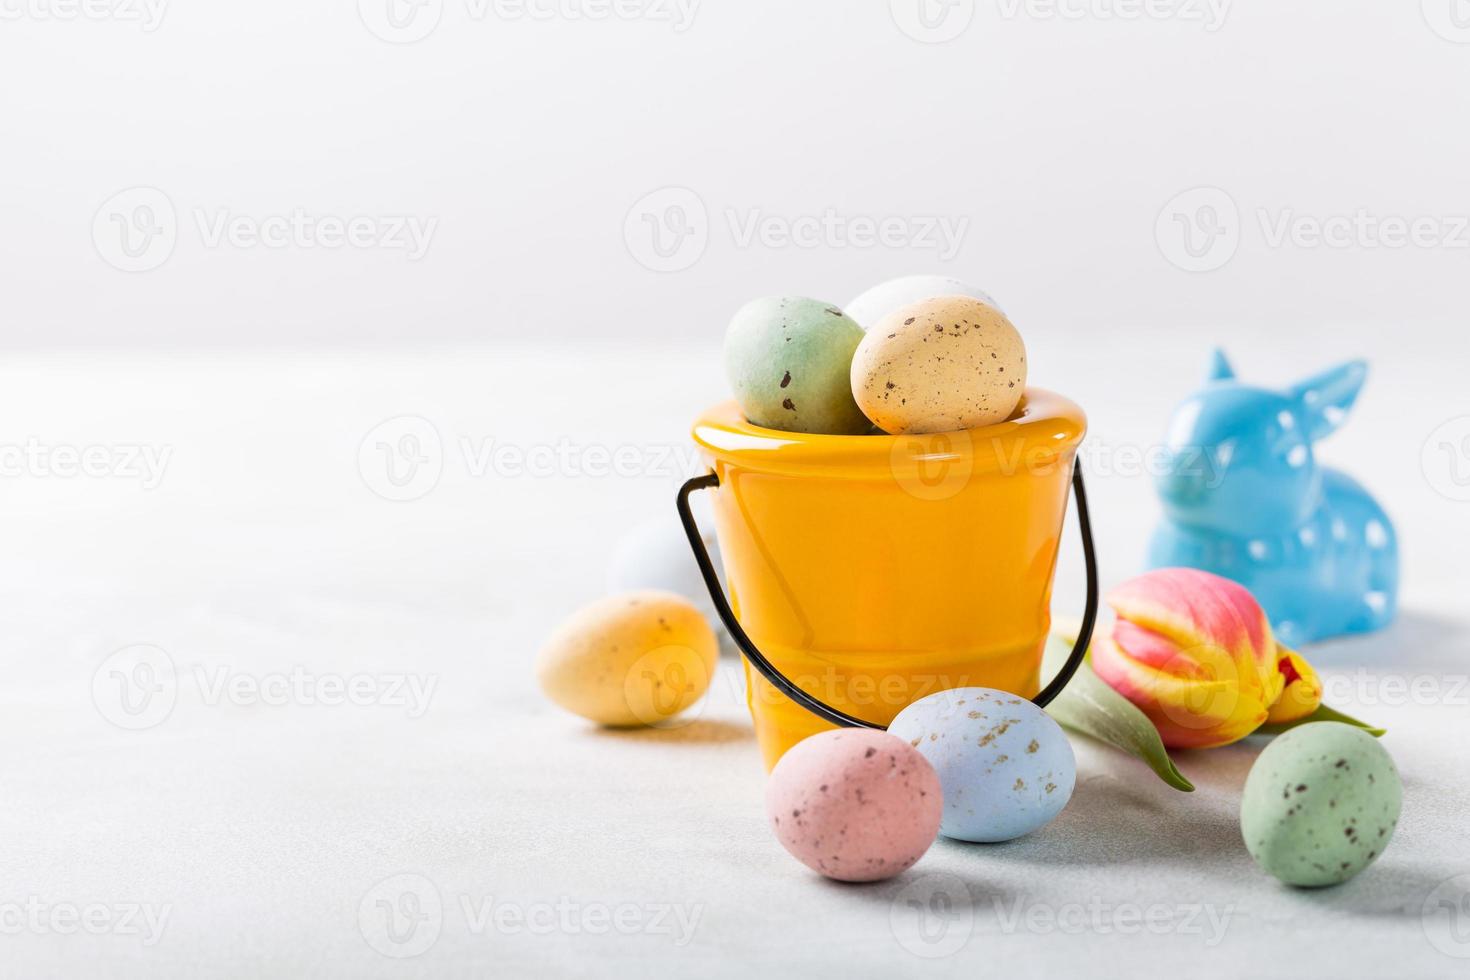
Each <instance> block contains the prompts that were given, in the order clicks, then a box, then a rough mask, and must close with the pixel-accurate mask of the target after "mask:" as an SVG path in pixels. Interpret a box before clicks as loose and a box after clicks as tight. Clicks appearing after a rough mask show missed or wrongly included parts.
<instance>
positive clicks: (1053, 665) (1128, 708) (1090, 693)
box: [1041, 636, 1194, 793]
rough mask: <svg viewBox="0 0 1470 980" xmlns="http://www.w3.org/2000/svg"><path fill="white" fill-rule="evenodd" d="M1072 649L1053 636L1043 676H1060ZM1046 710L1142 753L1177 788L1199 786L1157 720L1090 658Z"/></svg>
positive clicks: (1072, 725) (1133, 752)
mask: <svg viewBox="0 0 1470 980" xmlns="http://www.w3.org/2000/svg"><path fill="white" fill-rule="evenodd" d="M1071 652H1072V644H1071V643H1070V642H1068V641H1065V640H1063V639H1061V638H1060V637H1057V636H1051V637H1049V638H1048V639H1047V641H1046V654H1045V656H1044V657H1043V659H1042V668H1041V669H1042V674H1043V676H1045V677H1055V676H1056V674H1057V672H1058V671H1059V670H1061V668H1062V665H1063V664H1065V663H1066V662H1067V655H1068V654H1070V653H1071ZM1046 713H1047V714H1049V715H1051V716H1052V717H1053V718H1055V719H1056V720H1057V721H1058V722H1060V723H1061V724H1062V725H1065V726H1066V727H1067V728H1070V729H1072V730H1074V731H1078V732H1081V733H1082V734H1084V735H1090V736H1092V737H1093V738H1095V739H1098V740H1099V741H1103V742H1107V743H1108V744H1109V745H1113V746H1116V747H1117V748H1120V749H1122V750H1123V751H1124V752H1127V753H1128V754H1129V755H1133V756H1136V757H1138V758H1139V759H1142V760H1143V761H1144V762H1145V763H1147V764H1148V767H1149V768H1150V769H1152V770H1153V771H1154V772H1156V773H1158V776H1159V778H1160V779H1162V780H1163V781H1164V782H1166V783H1168V784H1169V785H1170V786H1172V787H1174V788H1175V789H1177V790H1180V791H1182V792H1185V793H1193V792H1194V784H1193V783H1191V782H1190V781H1189V780H1188V779H1185V778H1184V774H1183V773H1181V772H1180V771H1179V770H1178V769H1177V768H1175V766H1174V760H1172V759H1170V758H1169V752H1168V750H1167V749H1165V748H1164V742H1163V740H1162V739H1160V738H1159V730H1158V729H1157V728H1155V727H1154V723H1153V722H1151V721H1149V720H1148V716H1147V715H1145V714H1144V713H1143V712H1142V711H1140V710H1138V707H1137V706H1136V705H1135V704H1134V703H1133V702H1131V701H1129V700H1128V699H1127V698H1125V697H1123V695H1121V694H1119V693H1118V692H1117V691H1115V690H1113V689H1112V688H1111V687H1109V686H1108V685H1107V684H1106V683H1104V682H1103V680H1102V678H1100V677H1098V676H1097V674H1095V673H1093V671H1092V666H1091V665H1090V664H1088V663H1085V662H1084V663H1083V664H1082V666H1081V667H1078V668H1077V674H1076V676H1075V677H1073V678H1072V682H1071V683H1070V684H1068V685H1067V686H1066V687H1065V688H1064V689H1063V690H1062V693H1061V694H1059V695H1057V699H1056V700H1055V701H1053V702H1052V703H1051V704H1049V705H1047V708H1046Z"/></svg>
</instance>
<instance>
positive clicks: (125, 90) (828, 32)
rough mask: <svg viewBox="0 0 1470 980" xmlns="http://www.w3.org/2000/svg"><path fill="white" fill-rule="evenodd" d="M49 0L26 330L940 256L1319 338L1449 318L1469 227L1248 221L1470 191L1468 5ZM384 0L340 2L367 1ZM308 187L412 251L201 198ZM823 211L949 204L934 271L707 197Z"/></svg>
mask: <svg viewBox="0 0 1470 980" xmlns="http://www.w3.org/2000/svg"><path fill="white" fill-rule="evenodd" d="M67 2H77V0H5V4H4V5H3V7H0V9H3V10H4V12H5V14H6V16H7V17H9V18H14V17H17V16H18V19H7V20H6V21H4V22H3V23H4V30H3V32H0V81H3V83H4V84H3V85H0V118H3V122H4V129H3V133H4V139H5V144H6V152H5V153H4V154H3V160H0V177H3V179H0V216H3V222H4V227H5V229H6V233H5V235H4V236H3V242H0V248H3V250H4V251H3V253H0V260H3V268H4V269H5V279H4V282H5V291H6V299H7V308H6V316H5V317H4V320H3V323H0V341H4V342H5V343H7V344H11V345H26V346H48V347H49V346H57V345H65V346H74V345H77V344H90V345H105V346H122V347H134V346H138V345H145V344H148V345H156V344H164V343H167V344H183V345H191V346H192V345H210V346H218V345H231V346H233V345H260V344H274V345H279V344H289V345H317V344H322V343H334V344H338V343H340V344H357V343H381V342H385V341H393V342H400V343H422V342H442V341H484V340H492V339H506V338H514V339H532V340H538V341H545V342H548V343H553V344H560V343H562V342H570V341H572V340H573V339H574V338H575V339H581V338H599V339H603V340H607V341H612V342H623V343H626V342H629V341H631V340H632V339H633V338H639V339H652V340H658V341H660V342H665V343H667V342H683V341H686V340H699V339H703V340H712V339H716V338H718V336H719V334H720V332H721V330H722V329H723V325H724V323H725V322H726V320H727V319H728V317H729V314H730V312H731V311H732V309H733V308H734V307H735V306H738V305H739V303H741V302H743V301H744V300H745V299H747V298H749V297H750V296H751V295H753V294H756V295H758V294H765V293H780V292H797V293H803V294H813V295H816V296H818V297H821V298H823V299H827V300H830V301H832V302H839V303H840V302H845V301H846V300H847V299H848V298H850V296H851V295H852V294H854V293H855V292H856V291H857V290H858V289H860V288H861V287H862V286H864V285H866V284H867V283H869V282H871V281H874V280H877V279H882V278H886V277H889V276H892V275H896V274H899V273H900V272H907V271H927V270H930V269H935V268H941V269H946V270H952V271H954V272H956V273H957V274H961V275H962V277H964V278H973V279H978V280H981V281H983V284H984V285H985V286H986V287H987V288H989V289H991V290H993V291H994V292H995V293H996V294H998V296H1000V297H1001V298H1002V300H1003V302H1004V303H1005V305H1006V307H1007V309H1008V311H1009V312H1011V313H1012V314H1014V315H1015V317H1016V319H1017V321H1018V322H1019V323H1021V324H1022V325H1023V327H1026V328H1029V330H1030V332H1031V334H1032V335H1033V336H1034V335H1037V334H1045V335H1057V336H1061V335H1066V336H1071V335H1077V336H1088V335H1092V334H1095V333H1098V332H1108V331H1121V330H1125V329H1129V328H1132V327H1135V326H1139V325H1149V326H1158V327H1165V328H1169V329H1177V330H1189V331H1198V333H1199V335H1200V336H1201V337H1207V338H1215V337H1219V336H1222V335H1228V332H1229V331H1230V330H1232V329H1234V328H1235V327H1236V326H1237V325H1239V324H1240V323H1241V322H1244V321H1250V322H1269V323H1271V324H1273V325H1275V326H1276V327H1278V328H1280V329H1282V330H1291V331H1293V332H1297V333H1303V334H1310V335H1313V336H1315V337H1317V338H1320V340H1321V341H1322V343H1323V344H1324V345H1325V346H1326V347H1328V348H1329V349H1330V348H1331V347H1332V346H1333V337H1334V336H1335V332H1336V331H1337V330H1338V329H1340V328H1341V327H1342V326H1343V325H1344V324H1364V325H1367V326H1370V327H1373V328H1376V330H1377V331H1381V332H1382V334H1383V341H1382V347H1381V348H1380V350H1381V352H1382V353H1384V354H1388V353H1391V352H1392V351H1394V350H1396V349H1402V347H1403V346H1406V345H1414V346H1421V347H1422V346H1425V345H1447V344H1463V343H1464V342H1463V341H1462V340H1460V339H1459V338H1460V335H1461V334H1462V333H1463V332H1462V331H1460V330H1458V329H1455V328H1457V326H1458V325H1459V323H1460V320H1459V319H1458V316H1459V309H1458V302H1457V301H1458V300H1459V298H1460V295H1461V283H1462V281H1463V270H1464V268H1465V263H1466V262H1467V261H1470V231H1466V232H1462V233H1461V235H1460V245H1459V247H1458V248H1444V247H1437V248H1422V247H1412V246H1411V247H1406V248H1400V249H1391V248H1372V247H1356V246H1355V247H1349V248H1329V247H1301V246H1298V245H1292V244H1288V245H1285V246H1281V247H1272V245H1271V244H1269V242H1268V239H1267V236H1266V234H1265V233H1264V232H1263V229H1262V226H1261V220H1260V218H1259V212H1260V211H1261V210H1262V209H1264V210H1265V211H1266V212H1267V213H1268V214H1269V215H1270V220H1271V221H1279V220H1280V219H1281V217H1282V215H1284V214H1292V215H1297V216H1306V217H1308V218H1317V219H1323V220H1325V219H1328V218H1331V217H1334V216H1341V215H1349V216H1350V215H1353V214H1355V213H1357V212H1358V211H1359V210H1360V209H1364V210H1365V211H1366V212H1368V213H1369V214H1372V215H1374V216H1377V217H1380V218H1382V217H1398V218H1402V219H1415V218H1420V217H1431V218H1437V219H1440V220H1445V221H1448V220H1450V219H1453V218H1454V217H1455V216H1458V215H1465V214H1466V213H1470V205H1467V201H1470V195H1467V189H1470V174H1467V172H1466V169H1465V167H1464V165H1463V164H1464V160H1465V158H1466V154H1467V151H1470V130H1467V128H1466V127H1465V126H1464V125H1463V123H1464V120H1465V119H1466V118H1467V114H1470V47H1467V46H1466V45H1463V44H1455V43H1452V42H1451V41H1450V40H1447V39H1446V36H1445V35H1448V36H1450V37H1455V36H1459V37H1460V40H1470V28H1466V29H1465V30H1463V31H1461V32H1460V33H1459V34H1458V35H1457V34H1455V33H1454V32H1453V31H1452V30H1451V27H1449V26H1442V28H1441V30H1442V32H1443V34H1441V33H1437V32H1436V31H1435V30H1434V29H1433V28H1432V27H1431V22H1432V21H1433V22H1435V23H1440V24H1442V25H1453V23H1454V22H1453V21H1451V20H1450V19H1449V14H1450V13H1452V12H1453V11H1454V10H1455V9H1456V8H1455V4H1456V3H1460V4H1461V6H1463V3H1462V0H1423V6H1424V9H1423V10H1421V9H1420V2H1419V0H1402V2H1396V3H1382V2H1375V0H1339V2H1335V3H1330V4H1328V3H1323V2H1310V0H1273V2H1270V3H1266V2H1252V0H1235V2H1228V0H1219V2H1221V3H1223V4H1224V6H1223V8H1219V7H1217V8H1213V9H1214V10H1221V11H1223V22H1220V21H1218V20H1217V19H1216V14H1215V13H1214V12H1212V8H1210V7H1209V6H1207V5H1206V4H1205V2H1204V0H1198V2H1195V0H1151V3H1156V4H1157V6H1150V7H1147V8H1143V9H1145V10H1157V11H1159V12H1160V13H1162V14H1163V16H1158V15H1148V14H1145V15H1144V16H1141V17H1139V16H1136V11H1137V10H1138V9H1140V5H1141V0H1063V2H1062V3H1061V6H1060V7H1055V6H1050V5H1048V4H1046V3H1043V2H1039V0H1027V2H1024V3H1022V2H1019V0H1017V2H1018V3H1019V5H1017V6H1013V3H1012V0H983V2H980V3H978V4H975V3H971V2H969V0H960V3H959V5H958V6H956V7H954V8H952V9H951V11H950V12H951V17H952V20H951V21H950V23H951V24H952V25H954V26H956V27H958V26H960V25H962V24H963V22H964V17H965V16H966V15H967V13H969V12H970V11H971V10H973V17H972V20H971V22H970V23H969V26H968V29H966V30H965V31H964V32H963V33H962V34H960V35H959V36H958V37H957V38H955V39H954V40H953V41H952V42H950V43H947V44H940V45H929V44H921V43H917V42H916V41H914V40H913V39H911V38H910V37H908V36H906V35H905V34H904V33H902V32H901V31H900V30H899V29H898V27H897V26H896V23H895V18H894V17H893V16H891V12H890V10H889V5H888V4H887V3H886V2H885V0H861V2H854V0H802V2H799V3H793V2H788V0H741V2H738V3H737V2H728V0H703V2H700V3H697V4H696V5H695V7H694V8H693V16H692V20H690V21H689V22H687V26H686V27H685V29H684V30H682V32H681V31H680V30H679V29H678V28H679V26H680V25H681V24H683V23H684V22H683V21H682V20H680V19H679V17H678V15H677V14H671V15H670V16H671V17H672V18H673V19H672V20H671V19H666V18H661V17H660V16H658V14H659V13H660V12H661V11H662V10H663V9H664V8H662V7H656V8H651V9H652V10H653V11H654V13H653V14H651V15H650V16H648V17H645V18H642V19H634V20H624V19H618V18H611V19H602V20H591V19H587V18H580V19H579V18H577V17H576V16H570V17H569V16H564V15H559V14H558V15H555V16H553V17H552V18H551V19H549V20H546V19H535V18H533V17H531V16H530V15H529V14H521V13H518V11H520V10H523V9H525V8H524V7H523V6H520V5H517V4H510V5H508V6H500V7H497V6H496V5H494V4H492V5H490V6H484V5H483V4H481V3H480V2H479V0H442V3H440V2H439V0H425V2H428V3H429V4H430V5H429V6H427V7H424V8H421V9H422V11H423V12H422V13H421V17H422V18H423V19H422V20H421V21H419V22H417V23H419V24H425V25H427V24H429V23H433V20H432V18H433V15H434V12H435V8H436V5H437V6H438V8H439V12H438V13H439V19H438V21H437V27H436V28H435V29H434V30H433V31H432V32H431V33H429V34H428V35H427V36H426V37H424V38H423V39H422V40H420V41H418V42H416V43H410V44H398V45H395V44H390V43H385V42H384V41H383V40H380V39H379V38H378V37H377V36H375V35H374V34H373V33H371V32H370V31H369V30H368V29H367V28H366V27H365V21H364V18H363V17H362V16H360V13H359V10H358V8H357V5H355V4H354V2H351V0H339V2H331V3H299V2H292V0H258V2H254V3H251V4H249V5H248V6H245V7H242V6H239V5H229V4H205V3H186V2H178V0H173V2H167V3H166V4H165V6H164V7H163V10H162V17H161V19H160V20H159V22H158V23H157V25H156V29H154V30H152V31H151V32H149V31H147V30H145V27H146V22H140V21H138V20H101V21H93V20H88V19H86V18H79V19H76V20H60V19H57V16H56V15H55V13H50V14H48V13H46V12H47V11H54V10H58V9H61V10H64V9H66V8H65V7H61V6H59V5H61V4H65V3H67ZM93 2H101V3H108V2H111V3H115V4H124V3H126V2H128V0H93ZM136 2H138V3H141V0H136ZM387 2H388V0H382V3H378V2H377V0H363V6H364V7H365V9H366V11H367V15H368V19H369V20H374V19H379V18H381V15H382V9H383V8H385V7H386V4H387ZM394 2H402V3H405V9H407V10H409V11H412V10H413V9H415V8H413V7H410V6H407V4H406V0H394ZM526 2H529V3H531V4H532V7H531V9H532V10H534V11H537V12H542V11H547V10H550V11H556V10H561V9H570V10H573V11H575V10H576V9H578V8H577V6H576V0H526ZM595 2H596V0H594V3H595ZM652 2H653V0H646V4H645V6H646V5H647V4H651V3H652ZM913 2H917V0H913ZM926 2H927V3H931V4H934V5H935V7H934V9H935V10H939V11H942V10H944V9H945V8H943V7H940V6H938V4H939V0H926ZM633 3H634V6H635V7H636V6H637V5H638V3H639V0H633ZM36 5H39V9H40V11H42V13H40V14H38V13H35V12H31V11H32V8H33V7H35V6H36ZM899 6H900V8H902V7H903V6H904V4H903V3H900V4H899ZM669 9H670V10H674V9H676V8H672V7H671V8H669ZM481 11H483V14H481V13H480V12H481ZM497 11H501V12H500V13H497ZM118 12H119V14H120V15H127V14H133V13H134V8H133V7H130V6H123V7H121V8H120V9H119V11H118ZM1063 12H1065V15H1064V13H1063ZM1461 13H1464V11H1461ZM1129 14H1134V16H1127V15H1129ZM1464 19H1466V20H1467V22H1470V16H1467V17H1466V18H1464ZM411 23H412V22H411ZM1212 27H1214V28H1215V29H1214V30H1211V29H1210V28H1212ZM409 36H411V35H409ZM139 185H144V186H151V187H156V188H158V189H160V190H161V191H163V192H164V193H166V194H167V195H168V197H169V199H170V200H171V201H172V203H173V205H174V207H175V209H176V211H177V214H178V226H179V239H178V245H177V248H176V249H175V252H174V254H173V255H172V257H171V258H170V259H169V260H168V261H167V262H166V263H165V264H164V265H163V266H162V267H160V268H158V269H157V270H155V271H153V272H151V273H149V274H147V275H141V274H133V275H124V274H120V273H118V272H117V271H116V270H115V269H113V268H111V267H110V266H109V265H107V264H106V263H105V262H103V261H100V260H99V256H98V253H97V250H96V248H95V247H94V245H93V242H92V238H91V234H90V230H91V227H92V220H93V217H94V214H95V213H96V212H97V210H98V208H99V207H100V206H102V205H103V204H104V202H106V201H107V200H108V199H109V198H110V197H111V196H112V195H113V194H114V193H116V192H118V191H120V190H123V189H126V188H130V187H134V186H139ZM1201 185H1205V186H1216V187H1219V188H1222V189H1224V190H1225V191H1226V192H1227V193H1228V194H1229V195H1230V196H1231V197H1232V198H1233V199H1234V201H1235V202H1236V204H1237V206H1238V208H1239V210H1240V215H1241V220H1240V226H1239V227H1238V229H1237V233H1238V235H1239V239H1240V248H1239V252H1238V254H1237V255H1236V256H1235V258H1234V259H1233V260H1231V261H1230V262H1229V264H1228V265H1226V266H1225V267H1224V268H1221V269H1219V270H1218V271H1216V272H1213V273H1211V274H1209V275H1199V274H1196V275H1190V274H1186V273H1184V272H1182V271H1181V270H1180V269H1178V268H1176V267H1175V266H1174V265H1172V264H1171V263H1170V262H1168V261H1167V260H1166V259H1165V257H1164V256H1163V255H1162V254H1161V253H1160V249H1159V247H1158V244H1157V243H1156V240H1155V234H1154V230H1155V222H1156V219H1157V217H1158V216H1159V214H1160V212H1161V210H1162V209H1163V208H1164V207H1165V206H1166V204H1168V202H1170V201H1171V200H1172V199H1173V198H1174V197H1175V196H1176V195H1177V194H1179V193H1180V192H1183V191H1186V190H1189V189H1191V188H1194V187H1198V186H1201ZM667 186H678V187H687V188H689V189H691V190H693V191H695V192H696V193H697V194H698V195H699V197H700V198H701V199H702V201H703V203H704V204H705V206H706V207H707V209H708V212H709V225H708V228H707V229H706V231H707V233H708V241H709V246H708V250H707V252H706V253H705V254H704V257H703V258H702V259H701V260H700V261H698V262H697V263H696V264H695V265H694V266H693V267H692V268H689V269H688V270H686V271H684V272H682V273H679V274H657V273H654V272H651V271H648V270H647V269H645V268H644V267H643V266H641V265H640V264H639V263H638V262H636V261H635V260H634V258H633V257H632V256H631V255H630V253H629V249H628V247H627V243H626V242H625V236H624V233H623V230H624V219H625V217H626V216H627V214H628V211H629V209H630V208H632V207H633V206H634V204H635V203H636V202H638V201H639V200H640V199H642V198H643V197H644V196H645V195H646V194H648V193H650V192H652V191H655V190H658V189H660V188H663V187H667ZM298 208H299V209H302V210H303V211H304V212H305V213H306V214H308V215H312V216H323V215H331V216H337V217H341V218H347V217H352V216H356V215H366V216H371V217H381V216H387V215H413V216H418V217H419V218H421V219H423V220H428V219H430V218H433V219H437V221H438V227H437V231H436V233H435V234H434V236H433V238H432V241H431V244H430V247H429V250H428V253H427V254H426V255H424V257H423V258H421V259H419V260H417V261H409V260H407V258H406V257H405V255H404V254H403V253H402V252H401V251H391V250H386V251H385V250H381V249H363V248H358V249H352V248H342V249H338V250H334V251H328V250H323V249H315V250H313V249H304V248H295V247H289V248H284V249H270V248H265V247H259V246H257V247H254V248H244V249H242V248H237V247H231V246H228V245H225V246H219V245H216V246H213V247H211V246H209V245H207V244H206V242H205V240H204V238H203V236H202V235H201V233H200V232H199V230H198V225H197V222H198V220H199V218H198V215H199V213H200V212H202V213H203V214H204V215H205V216H207V220H212V219H215V218H218V217H219V216H220V215H221V214H229V215H243V216H245V217H247V218H254V219H260V218H264V217H265V216H268V215H273V214H290V213H291V212H292V211H293V210H294V209H298ZM828 208H830V209H833V210H834V211H835V212H836V213H837V214H838V215H840V216H843V217H844V218H847V219H849V220H850V219H855V218H871V219H878V218H884V217H890V216H899V217H906V216H917V215H932V216H945V217H949V218H951V219H954V220H960V219H964V220H967V221H968V222H969V231H968V234H967V235H966V236H965V238H964V240H963V247H962V248H961V250H960V252H959V254H958V255H956V256H954V257H953V259H952V260H951V261H949V262H947V263H946V262H940V261H938V260H937V257H936V256H935V255H934V254H933V252H932V251H928V250H924V249H921V248H920V249H912V248H900V249H891V248H890V249H885V248H860V247H854V246H849V247H825V246H824V247H820V248H799V247H765V246H761V245H758V244H757V245H749V246H745V247H742V246H741V245H740V244H739V243H737V242H736V241H735V237H734V236H733V235H732V233H731V231H730V227H729V222H728V219H727V216H726V215H727V212H728V211H731V210H733V211H734V212H736V213H737V214H738V215H739V216H741V218H742V220H743V219H744V218H746V217H748V216H749V215H750V214H752V213H759V214H762V215H766V216H771V217H776V218H783V219H792V218H795V217H798V216H801V215H810V214H821V213H823V212H824V211H825V210H826V209H828ZM1465 350H1466V348H1465V347H1464V346H1459V347H1458V348H1457V349H1453V350H1447V351H1446V353H1447V354H1463V353H1464V352H1465Z"/></svg>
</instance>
